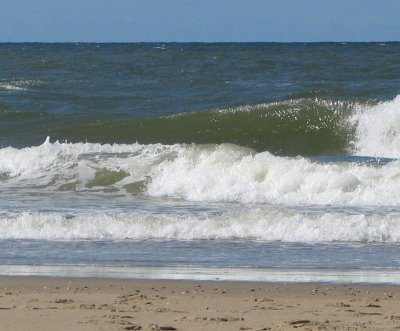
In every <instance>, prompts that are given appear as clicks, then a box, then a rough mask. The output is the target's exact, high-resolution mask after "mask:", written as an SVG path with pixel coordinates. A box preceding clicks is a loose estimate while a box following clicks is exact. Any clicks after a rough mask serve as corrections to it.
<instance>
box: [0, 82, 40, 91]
mask: <svg viewBox="0 0 400 331" xmlns="http://www.w3.org/2000/svg"><path fill="white" fill-rule="evenodd" d="M40 84H41V81H39V80H12V81H3V82H0V91H1V90H3V91H28V90H29V89H30V88H31V87H36V86H39V85H40Z"/></svg>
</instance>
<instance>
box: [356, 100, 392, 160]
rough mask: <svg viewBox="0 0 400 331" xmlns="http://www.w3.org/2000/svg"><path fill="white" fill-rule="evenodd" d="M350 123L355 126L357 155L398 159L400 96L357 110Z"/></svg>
mask: <svg viewBox="0 0 400 331" xmlns="http://www.w3.org/2000/svg"><path fill="white" fill-rule="evenodd" d="M350 121H351V122H352V123H353V124H354V125H355V126H356V140H355V142H354V147H355V152H356V154H357V155H368V156H380V157H395V158H398V157H400V95H399V96H397V97H396V98H395V99H394V100H392V101H388V102H382V103H379V104H378V105H376V106H373V107H369V108H367V109H362V110H359V111H358V112H357V113H356V114H355V115H354V116H352V117H351V119H350Z"/></svg>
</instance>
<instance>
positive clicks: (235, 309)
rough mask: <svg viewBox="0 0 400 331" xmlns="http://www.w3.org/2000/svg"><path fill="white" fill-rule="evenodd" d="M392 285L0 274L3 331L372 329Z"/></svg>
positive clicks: (398, 290)
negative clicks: (24, 330) (27, 330)
mask: <svg viewBox="0 0 400 331" xmlns="http://www.w3.org/2000/svg"><path fill="white" fill-rule="evenodd" d="M399 297H400V286H399V285H383V284H380V285H372V284H364V285H355V284H321V283H290V284H285V283H266V282H243V281H242V282H236V281H218V282H215V281H190V280H150V279H105V278H65V277H43V276H40V277H38V276H0V320H1V321H2V328H4V330H10V331H13V330H23V329H29V330H44V331H46V330H291V329H300V330H302V329H304V330H342V329H351V330H368V329H370V330H377V329H382V330H383V329H385V330H387V329H395V328H398V327H400V314H399V313H398V312H399V311H400V302H399V300H398V298H399Z"/></svg>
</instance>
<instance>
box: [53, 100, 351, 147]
mask: <svg viewBox="0 0 400 331" xmlns="http://www.w3.org/2000/svg"><path fill="white" fill-rule="evenodd" d="M357 106H358V105H357V104H355V103H353V102H341V101H324V100H318V99H316V100H311V99H298V100H288V101H284V102H277V103H270V104H257V105H245V106H240V107H235V108H225V109H215V110H210V111H201V112H192V113H182V114H177V115H171V116H166V117H157V118H142V119H127V120H124V121H111V123H110V122H109V121H107V123H104V124H90V125H74V126H71V127H63V128H60V129H58V130H55V132H54V137H55V138H57V139H60V140H68V141H83V140H85V139H86V140H88V141H103V142H127V141H131V142H136V141H137V142H139V143H144V144H151V143H159V142H161V143H163V144H176V143H187V144H188V143H196V144H221V143H232V144H236V145H240V146H246V147H250V148H253V149H255V150H257V151H269V152H271V153H274V154H280V155H322V154H329V155H333V154H343V153H347V150H348V147H349V146H348V145H349V140H350V139H351V137H352V135H353V131H354V129H353V126H352V125H351V123H350V122H349V121H347V119H348V117H349V115H350V114H351V112H352V111H353V109H354V108H355V107H357Z"/></svg>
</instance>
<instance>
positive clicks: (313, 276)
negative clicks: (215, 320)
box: [0, 265, 400, 285]
mask: <svg viewBox="0 0 400 331" xmlns="http://www.w3.org/2000/svg"><path fill="white" fill-rule="evenodd" d="M1 276H33V277H36V276H43V277H55V278H64V277H71V278H99V279H126V280H130V279H132V280H135V279H147V280H176V281H223V282H260V283H294V284H296V283H320V284H324V283H325V284H360V285H379V284H382V285H384V284H387V285H400V269H283V268H219V267H215V268H210V267H188V266H182V267H179V266H174V267H121V266H114V267H110V266H108V267H106V266H90V265H0V277H1Z"/></svg>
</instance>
